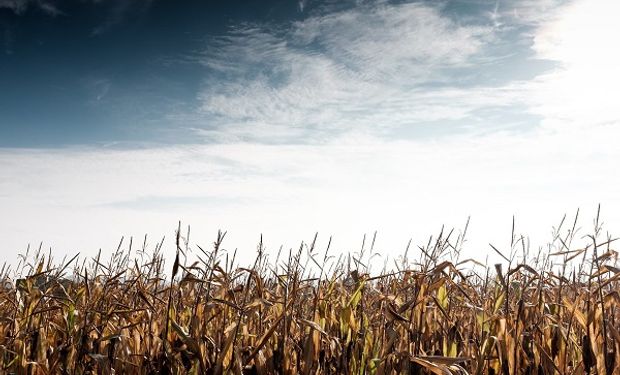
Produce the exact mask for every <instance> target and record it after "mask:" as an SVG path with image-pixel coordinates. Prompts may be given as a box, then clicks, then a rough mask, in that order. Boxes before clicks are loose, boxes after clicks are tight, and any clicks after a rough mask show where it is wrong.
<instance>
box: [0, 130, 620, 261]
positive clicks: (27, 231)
mask: <svg viewBox="0 0 620 375" xmlns="http://www.w3.org/2000/svg"><path fill="white" fill-rule="evenodd" d="M617 135H618V134H617V131H616V130H615V129H612V128H597V129H596V130H595V131H579V132H571V133H566V134H558V133H544V132H543V133H538V132H535V134H534V133H529V134H527V135H520V136H515V135H504V134H492V135H488V136H483V137H478V138H474V139H472V138H470V137H465V136H459V137H451V138H449V139H446V140H442V141H441V142H428V141H380V140H377V139H376V138H372V137H364V136H359V137H357V138H352V137H350V136H349V135H347V136H346V137H345V138H343V139H339V140H332V141H330V142H328V143H325V144H322V145H298V146H291V145H256V144H247V143H246V144H227V145H210V146H209V145H204V146H193V147H181V146H174V147H168V148H159V149H145V150H133V151H114V150H101V149H93V148H88V149H75V150H57V151H54V150H39V151H28V150H21V151H19V150H3V151H2V152H0V166H1V168H2V170H3V174H4V175H7V176H11V179H4V180H2V181H1V182H0V191H1V192H2V195H1V196H0V206H2V207H3V212H2V216H1V217H0V237H2V238H3V241H4V242H3V248H4V249H5V251H4V252H3V253H2V254H4V255H3V257H4V259H6V258H7V257H9V255H8V254H11V253H10V252H11V251H17V250H21V249H23V248H25V245H26V242H31V243H33V244H37V243H38V242H39V241H44V242H45V244H46V245H48V246H53V247H54V249H55V250H56V254H66V253H72V252H75V251H78V250H79V251H82V252H83V253H85V254H93V253H94V252H95V251H96V250H97V248H98V246H102V247H104V250H108V249H111V248H113V247H114V246H116V242H117V241H118V238H119V237H120V235H127V236H129V235H133V236H134V237H141V236H142V235H144V233H149V235H150V236H151V238H152V240H151V243H152V242H154V241H156V240H157V239H158V238H160V237H161V236H162V235H163V234H169V236H168V238H171V234H172V232H173V230H174V229H175V227H176V222H177V220H179V219H180V220H182V221H183V223H185V224H191V225H192V227H193V233H194V237H193V238H194V240H195V241H197V242H198V243H199V244H201V245H205V246H208V244H209V243H210V242H211V241H212V240H213V235H214V234H215V232H216V230H217V229H219V228H223V229H228V230H229V231H230V237H229V242H228V245H227V246H228V248H235V247H239V249H240V253H241V255H242V256H244V257H251V256H252V254H253V250H254V249H255V244H256V240H257V239H258V236H259V235H260V233H263V234H264V235H265V236H266V241H267V244H268V246H269V248H270V249H272V250H274V249H277V247H278V246H279V245H280V244H285V247H296V246H298V244H299V242H298V241H301V240H303V239H306V240H308V239H309V238H311V237H312V235H313V234H314V232H315V231H319V232H320V233H321V234H322V237H321V238H322V240H323V241H325V240H326V239H327V236H328V235H331V234H333V235H335V242H334V244H335V247H334V251H348V250H356V249H357V248H358V246H359V244H360V241H361V237H362V234H363V233H370V232H372V231H374V230H379V242H378V246H377V249H378V250H381V251H383V252H384V254H385V255H392V256H395V255H397V254H399V253H400V251H402V249H403V247H404V246H405V244H406V242H407V240H408V239H409V237H413V238H414V243H416V244H419V243H421V242H424V241H425V240H426V238H427V236H428V235H430V234H433V233H435V232H436V231H437V230H438V229H439V227H440V226H441V225H442V224H446V225H447V226H448V227H461V226H462V225H463V224H464V222H465V220H466V218H467V216H468V215H472V227H471V232H470V243H469V244H470V245H469V246H468V248H467V251H468V255H472V256H476V257H478V258H483V257H484V256H485V255H486V254H487V253H488V252H487V250H488V246H487V243H488V242H493V243H494V244H497V245H499V246H505V244H506V243H507V242H508V238H509V235H510V222H511V215H512V214H515V215H516V216H517V224H518V228H517V229H518V231H519V232H520V233H527V234H530V235H532V236H533V243H534V244H535V245H538V244H540V245H544V243H545V241H547V240H548V239H549V236H548V234H549V232H550V229H551V225H554V224H557V221H558V220H559V219H560V217H561V215H562V214H563V213H565V212H568V213H572V212H574V210H575V209H576V208H577V207H581V208H582V209H584V216H583V217H584V218H585V219H587V220H585V221H582V224H584V225H586V227H585V228H584V230H589V229H590V225H589V219H590V218H591V217H592V216H591V215H592V214H593V211H592V210H593V209H595V207H596V204H597V203H599V202H600V203H602V204H603V218H604V219H605V221H606V222H607V223H608V224H609V228H610V229H611V230H615V229H617V228H618V225H620V216H619V215H618V212H619V211H618V210H617V209H616V208H617V207H618V206H619V204H620V201H619V200H618V199H619V198H618V197H617V194H616V190H617V189H616V188H615V187H616V186H617V185H618V184H620V175H619V174H618V173H616V172H614V171H615V170H616V168H615V160H618V159H619V158H620V152H619V151H618V148H617V147H614V146H615V139H617ZM576 150H579V151H578V152H576ZM194 240H193V241H194ZM193 241H192V242H193ZM322 244H323V242H322ZM166 249H168V250H169V251H172V250H173V246H172V244H171V243H168V247H166ZM535 249H536V248H535ZM535 249H534V250H535ZM7 251H8V252H7Z"/></svg>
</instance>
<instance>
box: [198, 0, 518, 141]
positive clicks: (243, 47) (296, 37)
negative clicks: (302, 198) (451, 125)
mask: <svg viewBox="0 0 620 375" xmlns="http://www.w3.org/2000/svg"><path fill="white" fill-rule="evenodd" d="M494 39H495V35H494V30H493V27H492V25H488V24H485V23H477V24H462V23H460V22H459V21H457V20H454V19H451V18H450V17H448V16H446V15H444V14H443V13H442V8H441V6H437V5H429V4H427V3H405V4H390V3H371V4H366V5H358V6H354V7H352V8H349V9H346V10H341V11H336V12H328V13H318V14H317V13H314V14H312V15H310V16H309V17H307V18H306V19H305V20H303V21H299V22H294V23H292V24H291V25H283V26H282V25H280V26H278V25H240V26H239V25H238V26H236V27H234V28H233V29H232V30H231V32H230V33H229V34H228V35H225V36H222V37H219V38H215V39H214V40H212V41H211V43H210V46H209V48H208V49H207V50H206V51H205V52H204V54H203V55H202V58H201V60H200V61H201V63H203V64H204V65H205V66H206V67H207V68H208V69H209V70H210V72H211V75H210V79H209V81H208V84H207V85H206V86H205V88H204V90H203V91H202V92H201V93H200V96H199V99H200V101H201V103H202V104H201V107H200V113H201V114H202V115H203V116H204V118H205V119H206V120H205V121H208V122H209V123H210V124H214V126H213V125H212V126H210V127H208V129H206V130H205V131H204V134H206V135H208V136H214V137H217V136H218V135H219V136H224V137H226V138H228V139H235V138H237V139H245V140H248V139H252V138H254V139H255V140H256V139H261V140H263V141H265V140H267V139H268V138H271V139H273V138H276V139H277V137H284V138H283V139H281V141H291V140H295V139H296V140H299V139H300V138H306V137H310V139H311V138H314V139H315V140H317V139H318V140H320V139H324V138H325V137H326V136H329V134H331V135H338V134H342V133H343V132H350V131H357V132H373V133H377V134H382V133H385V132H390V131H391V130H394V129H396V130H397V129H399V128H402V127H407V126H411V127H415V126H419V127H424V126H432V125H431V123H433V122H437V121H440V120H443V119H445V120H455V119H459V120H467V118H470V119H471V120H472V121H474V120H475V117H476V114H474V112H475V111H476V110H477V109H479V108H480V106H478V105H475V102H476V100H479V98H473V99H472V92H479V93H480V94H481V95H484V92H485V91H490V90H492V89H493V87H472V86H475V84H472V82H471V80H470V81H468V77H467V75H468V74H469V73H470V70H471V69H474V68H476V65H477V64H480V63H486V62H488V59H487V55H486V48H487V47H488V46H489V45H490V44H493V42H494ZM484 104H485V105H486V106H487V107H492V106H504V105H511V104H515V101H513V100H512V98H511V97H510V96H506V95H504V96H501V97H499V96H498V98H497V99H491V100H489V101H487V102H486V103H484ZM478 115H479V114H478ZM466 122H467V121H464V123H466ZM465 126H466V125H465ZM455 130H456V131H457V132H458V129H455ZM306 139H308V138H306Z"/></svg>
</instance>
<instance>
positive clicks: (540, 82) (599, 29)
mask: <svg viewBox="0 0 620 375" xmlns="http://www.w3.org/2000/svg"><path fill="white" fill-rule="evenodd" d="M618 12H620V4H618V3H617V2H613V1H605V0H594V1H585V0H581V1H574V2H571V3H569V4H568V5H565V6H564V7H561V8H558V9H557V10H556V13H555V14H554V17H553V18H552V20H551V21H550V22H547V23H545V24H543V25H541V26H540V28H538V30H537V31H536V34H535V37H534V45H533V49H534V50H535V51H536V53H537V55H538V57H540V58H543V59H549V60H553V61H556V62H558V63H559V67H558V69H556V70H555V71H553V72H551V73H549V74H545V75H542V76H540V77H538V78H537V79H536V80H535V81H534V82H532V83H531V87H532V94H533V95H532V96H531V99H532V100H533V101H532V105H531V107H532V110H533V111H535V112H538V113H540V114H541V115H542V116H543V117H544V119H545V122H546V124H547V125H548V126H551V127H555V128H569V127H575V126H577V127H591V126H597V125H608V126H620V107H619V106H618V104H617V100H616V99H617V98H618V97H619V96H620V53H619V52H618V50H617V48H614V47H613V46H615V44H616V42H617V41H616V39H617V35H619V34H620V26H619V24H618V22H617V14H618Z"/></svg>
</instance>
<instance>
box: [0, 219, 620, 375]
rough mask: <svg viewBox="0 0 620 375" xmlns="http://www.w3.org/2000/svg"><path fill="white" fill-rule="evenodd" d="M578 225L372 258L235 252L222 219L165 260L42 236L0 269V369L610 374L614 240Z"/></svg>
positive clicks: (365, 253)
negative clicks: (39, 246)
mask: <svg viewBox="0 0 620 375" xmlns="http://www.w3.org/2000/svg"><path fill="white" fill-rule="evenodd" d="M563 223H564V221H563ZM577 232H578V230H577V229H576V228H575V225H573V226H572V227H571V228H569V229H568V230H564V232H562V231H561V228H558V229H557V230H554V233H555V234H554V237H553V241H552V243H550V244H549V245H548V248H546V249H543V250H544V251H542V252H541V251H538V250H537V251H536V252H535V254H534V256H532V254H531V251H530V250H529V248H528V246H527V241H526V239H524V238H523V237H519V236H516V235H514V230H513V235H512V239H511V242H510V247H506V249H505V250H504V251H502V250H501V249H499V248H495V247H492V249H491V251H493V253H495V254H496V255H497V256H498V257H500V259H501V262H498V263H497V264H491V265H487V264H484V263H480V262H479V261H477V260H473V259H461V248H462V245H463V242H464V241H463V239H464V234H462V235H459V236H453V234H452V233H444V232H442V233H440V234H439V235H438V236H436V238H431V239H430V240H429V241H428V243H427V244H425V245H424V246H419V247H417V248H415V249H413V248H412V249H409V248H408V249H407V251H405V252H404V254H403V255H402V256H400V257H399V258H398V259H397V260H395V261H394V262H393V263H394V264H393V265H392V264H387V263H386V266H385V267H384V269H383V271H381V272H378V273H373V272H371V271H370V267H369V264H370V263H371V262H373V261H374V259H373V257H374V256H375V255H374V254H373V251H372V248H370V249H366V250H364V246H363V247H362V250H360V251H359V252H357V253H355V254H350V255H342V256H340V257H335V256H331V255H330V253H329V251H330V250H329V246H328V248H327V249H321V250H319V249H316V246H315V243H316V242H315V241H313V242H311V243H309V244H306V245H302V246H300V247H299V249H297V250H291V251H286V252H282V251H281V252H279V253H278V255H277V257H275V259H274V260H270V257H269V256H268V255H266V252H265V250H264V249H263V245H262V243H261V244H259V246H258V248H257V255H256V259H255V260H253V261H251V262H248V263H249V264H247V265H238V264H239V261H238V260H236V259H235V257H234V254H232V253H230V252H226V251H224V249H223V247H222V246H223V245H222V244H223V241H224V238H225V233H219V235H218V236H217V239H216V240H215V241H214V243H213V244H212V246H210V247H209V248H208V249H203V248H200V247H198V248H197V249H196V250H193V249H190V248H189V246H188V242H189V240H188V237H189V236H182V235H181V230H179V231H177V236H176V241H175V242H176V254H177V255H176V259H175V261H174V263H173V264H170V265H169V266H166V264H165V262H164V257H163V256H162V247H163V241H162V243H161V244H159V245H158V246H156V247H155V249H154V250H151V251H147V250H146V249H145V248H144V247H143V248H142V249H140V250H135V249H133V248H135V247H136V246H133V245H132V244H131V243H130V244H129V247H128V248H126V249H124V250H121V245H119V249H118V250H117V251H116V252H114V253H113V254H112V255H111V256H110V257H109V259H106V260H104V259H103V257H102V256H101V254H99V256H97V257H94V258H87V259H84V260H83V261H80V260H79V258H78V257H77V256H76V257H75V258H73V259H70V260H65V261H61V262H58V263H57V264H55V263H54V262H53V260H52V257H51V254H45V253H44V252H42V251H38V252H35V253H34V254H31V255H30V256H23V257H22V258H21V262H20V266H19V267H18V269H17V270H13V271H11V270H9V269H8V267H5V269H3V271H2V275H0V277H2V278H3V279H4V280H5V281H4V282H3V284H2V286H1V290H0V366H1V370H0V373H3V374H95V373H96V374H186V373H188V374H224V373H226V374H228V373H232V374H376V375H380V374H437V375H451V374H476V375H481V374H485V375H492V374H619V373H620V357H619V356H620V332H619V331H620V295H619V294H618V286H619V284H618V283H619V279H620V268H618V267H617V266H616V262H617V253H616V252H615V251H614V250H613V245H614V239H613V238H611V237H610V236H606V235H603V233H602V231H601V230H600V227H599V226H598V223H597V226H596V228H595V231H594V232H595V233H594V234H593V235H590V236H579V235H577ZM463 233H464V232H463ZM560 233H563V234H562V235H560ZM453 237H456V238H453ZM315 239H316V238H315ZM574 240H575V241H574ZM369 242H370V241H369ZM575 242H582V243H583V244H584V245H583V246H574V245H573V244H574V243H575ZM373 243H374V240H373ZM190 253H191V256H190ZM413 254H415V255H413ZM192 256H193V258H195V261H194V260H191V261H190V260H189V259H190V258H192Z"/></svg>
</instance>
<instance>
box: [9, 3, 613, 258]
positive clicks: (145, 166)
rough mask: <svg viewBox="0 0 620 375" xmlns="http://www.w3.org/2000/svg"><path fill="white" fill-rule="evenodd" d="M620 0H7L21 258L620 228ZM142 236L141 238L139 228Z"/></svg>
mask: <svg viewBox="0 0 620 375" xmlns="http://www.w3.org/2000/svg"><path fill="white" fill-rule="evenodd" d="M618 12H620V3H618V2H615V1H609V0H510V1H508V0H499V1H491V0H489V1H487V0H443V1H441V0H439V1H436V0H434V1H385V0H366V1H362V0H357V1H352V0H338V1H336V0H300V1H294V0H269V1H265V0H261V1H226V2H205V1H198V0H196V1H194V0H187V1H183V2H178V1H170V0H0V238H1V239H2V245H1V247H2V250H1V251H0V263H1V262H3V261H7V262H9V263H11V262H13V261H14V259H16V254H18V253H20V252H23V251H24V250H25V249H26V248H27V246H28V245H29V244H30V245H31V246H32V247H38V246H39V244H41V243H42V244H43V248H44V249H49V248H51V249H52V251H53V253H54V254H55V255H56V256H57V257H62V256H64V255H73V254H75V253H77V252H80V253H81V254H82V255H85V256H91V255H93V254H96V252H97V251H98V250H99V249H100V248H101V249H102V251H103V252H111V251H113V250H114V249H116V247H117V245H118V242H119V239H120V238H121V237H122V236H125V238H130V237H133V238H135V239H140V240H139V241H138V242H140V243H141V242H142V239H143V237H144V236H145V234H148V236H149V237H148V241H147V242H148V244H149V245H150V246H151V247H152V246H154V245H155V244H156V243H157V242H158V241H159V240H161V238H162V237H163V236H164V235H165V236H166V237H167V239H168V240H167V242H165V246H164V251H165V252H166V254H173V253H174V251H175V247H174V243H173V241H172V239H173V238H174V232H175V230H176V228H177V224H178V222H179V221H181V222H182V224H183V226H184V227H186V226H187V225H190V226H191V228H192V230H191V237H190V243H191V244H192V246H194V245H195V244H198V245H201V246H203V247H204V246H206V247H209V246H211V242H212V241H213V240H214V238H215V236H216V233H217V231H218V230H219V229H222V230H226V231H227V232H228V233H227V239H226V242H225V245H226V248H227V249H228V250H230V251H232V250H234V249H238V252H239V254H240V255H241V259H251V258H252V257H253V255H254V254H255V252H256V244H257V242H258V240H259V239H260V237H261V234H262V236H263V239H264V243H265V245H266V246H267V248H268V249H269V250H277V249H278V248H279V247H280V246H283V248H284V249H285V250H288V249H289V248H297V247H299V245H300V242H301V241H306V242H309V241H311V240H312V238H313V236H314V234H315V233H316V232H318V233H319V242H318V244H319V247H321V246H322V247H325V246H326V245H327V243H328V241H329V237H330V236H333V239H332V249H333V251H335V252H349V251H352V252H354V251H358V250H359V249H360V247H361V244H362V238H363V236H364V235H365V234H366V235H368V236H371V235H372V234H373V233H374V232H375V231H376V232H377V233H378V235H377V241H376V246H375V250H376V251H377V252H379V253H380V254H381V255H382V256H384V257H392V258H394V257H397V256H399V255H400V254H402V252H403V251H404V249H405V247H406V245H407V243H408V241H409V240H410V239H412V241H413V243H414V244H416V245H417V244H423V243H426V241H427V240H428V237H429V236H431V235H436V234H437V233H438V232H439V231H440V230H441V228H442V226H445V228H447V229H448V230H449V229H451V228H454V229H455V230H456V233H458V232H459V231H460V230H462V229H463V228H464V226H465V223H466V222H467V220H468V218H470V217H471V221H470V225H469V227H468V233H467V239H468V241H467V242H466V244H465V250H464V251H465V252H466V253H467V254H468V255H471V256H473V257H477V258H479V259H483V258H484V257H486V256H487V255H488V254H490V247H489V245H488V244H489V243H493V244H494V245H495V246H496V247H497V248H499V249H504V250H505V249H506V248H507V246H508V245H509V244H510V237H511V227H512V221H513V217H514V218H515V222H516V226H515V227H516V232H517V233H518V234H521V233H523V234H524V235H527V236H528V238H529V239H530V241H531V246H532V249H534V250H537V249H539V247H541V246H542V247H543V248H544V246H545V244H546V243H547V241H548V240H549V239H550V238H551V233H552V230H553V227H554V226H557V224H558V223H559V222H560V220H561V219H562V217H563V215H564V214H567V215H568V216H569V217H572V216H573V215H575V212H576V211H577V209H580V217H581V218H582V219H581V220H580V226H583V231H582V232H581V233H582V234H586V233H588V232H589V231H590V230H591V228H592V220H593V218H594V216H595V214H596V209H597V206H598V205H599V204H600V205H601V215H602V218H603V221H604V222H605V223H606V228H607V230H609V231H610V232H612V233H613V231H614V229H616V228H618V227H619V226H620V198H619V197H618V191H619V189H618V186H619V184H620V171H619V169H618V166H617V163H616V162H617V160H620V147H618V145H617V140H618V139H619V138H620V106H618V105H617V103H616V102H617V98H618V97H620V52H619V50H618V49H617V48H615V47H614V46H615V42H616V40H615V39H616V38H617V35H619V34H620V25H619V24H618V23H617V22H616V19H615V15H617V14H618ZM126 243H127V242H125V244H126Z"/></svg>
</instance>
